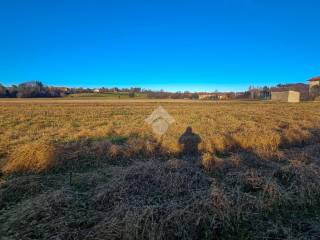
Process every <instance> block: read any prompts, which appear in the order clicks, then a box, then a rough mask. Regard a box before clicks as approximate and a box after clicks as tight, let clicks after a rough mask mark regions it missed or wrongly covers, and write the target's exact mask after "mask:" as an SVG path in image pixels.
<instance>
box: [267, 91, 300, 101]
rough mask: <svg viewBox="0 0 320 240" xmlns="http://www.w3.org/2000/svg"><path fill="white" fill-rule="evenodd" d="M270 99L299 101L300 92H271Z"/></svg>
mask: <svg viewBox="0 0 320 240" xmlns="http://www.w3.org/2000/svg"><path fill="white" fill-rule="evenodd" d="M271 101H279V102H300V92H297V91H283V92H271Z"/></svg>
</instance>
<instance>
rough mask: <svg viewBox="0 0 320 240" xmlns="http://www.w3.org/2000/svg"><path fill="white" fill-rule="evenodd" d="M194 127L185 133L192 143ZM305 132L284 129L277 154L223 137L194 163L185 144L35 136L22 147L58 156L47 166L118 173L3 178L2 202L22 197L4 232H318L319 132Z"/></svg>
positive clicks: (247, 235) (54, 235) (132, 235)
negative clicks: (68, 180) (175, 149)
mask: <svg viewBox="0 0 320 240" xmlns="http://www.w3.org/2000/svg"><path fill="white" fill-rule="evenodd" d="M307 132H309V133H307ZM191 133H192V131H190V129H189V130H188V129H187V131H186V132H185V133H184V134H182V136H181V138H180V141H179V140H178V139H177V141H178V142H180V143H181V144H185V143H187V145H188V141H189V140H188V141H185V140H186V139H188V136H195V135H194V134H195V133H192V134H191ZM302 133H303V134H304V135H301V133H299V134H300V137H301V139H299V138H298V140H299V142H298V141H296V140H293V138H290V134H288V133H284V134H283V135H282V138H281V139H283V140H282V141H281V144H279V146H277V148H276V149H275V150H274V151H273V152H271V153H270V149H254V150H253V149H246V148H244V147H243V143H242V142H239V140H237V139H236V138H235V137H233V136H231V135H225V141H226V142H227V144H226V147H225V148H224V149H222V150H221V151H216V152H210V153H207V152H201V151H199V152H198V154H196V156H198V157H196V158H197V159H198V160H199V163H200V165H199V164H194V163H193V162H192V161H186V160H188V159H189V155H192V154H190V152H189V151H188V150H186V149H185V145H183V146H182V147H183V148H182V153H180V154H172V153H170V152H169V151H168V150H166V149H165V148H163V147H162V146H161V144H160V143H159V142H158V141H157V140H156V139H155V138H152V137H147V138H141V137H138V136H135V135H133V136H126V137H119V136H117V137H104V138H98V139H97V138H96V139H93V138H90V139H88V138H86V139H80V140H77V141H69V142H59V143H53V144H51V145H50V144H48V143H46V144H47V145H43V144H44V143H41V142H39V143H33V145H32V147H33V148H31V146H30V145H29V146H28V147H26V148H25V150H24V151H23V152H20V155H23V154H22V153H25V154H26V153H27V152H30V150H31V149H34V150H33V151H36V152H37V151H40V152H41V154H44V155H41V154H40V153H36V152H33V155H30V156H28V155H27V157H28V159H29V160H30V161H31V159H34V158H37V157H38V158H39V159H40V157H44V156H46V157H47V158H48V159H49V160H50V161H48V162H49V163H46V164H43V165H41V163H39V162H41V161H40V160H39V161H38V164H39V165H37V164H35V163H37V162H34V163H33V165H32V166H33V167H34V166H42V167H41V168H36V169H37V170H40V169H42V168H43V169H47V168H45V167H48V166H52V168H53V169H88V168H90V167H95V166H97V167H99V168H98V169H103V167H104V166H107V169H108V170H109V169H110V168H111V169H112V171H111V174H110V175H108V178H107V179H105V176H104V174H102V173H101V172H99V171H98V170H95V171H91V172H89V171H87V172H84V171H83V172H81V171H79V172H78V173H77V176H76V177H77V179H75V181H74V183H73V185H71V186H69V185H68V184H65V183H63V182H59V184H60V185H59V184H57V182H54V184H52V186H50V187H51V188H49V187H48V186H47V183H44V182H45V181H47V179H42V176H31V177H29V176H28V177H27V178H25V177H24V176H23V177H21V178H17V179H14V180H9V181H7V182H6V183H5V184H0V206H1V201H2V202H3V204H2V205H3V206H7V205H10V204H12V203H15V202H18V201H20V202H21V204H18V205H15V207H14V208H12V209H14V211H10V209H9V211H7V212H4V214H3V215H2V216H1V215H0V233H2V232H1V230H2V229H1V223H5V224H3V226H7V228H8V229H10V231H5V230H7V229H5V228H3V229H4V230H3V233H4V234H5V235H4V236H7V235H10V234H12V236H15V237H16V238H21V239H22V238H32V239H91V240H95V239H294V238H296V237H297V236H298V237H299V238H301V239H317V237H318V236H320V228H319V226H320V225H319V218H318V216H319V213H320V177H319V176H320V164H319V159H318V158H319V155H320V147H319V144H318V140H319V138H318V137H319V135H318V134H319V131H318V130H316V129H311V130H306V131H305V132H302ZM295 134H297V133H295ZM295 136H296V135H295ZM302 136H304V138H303V139H302ZM195 138H197V139H198V137H195ZM199 138H200V137H199ZM195 142H196V144H195V145H193V147H192V148H191V149H193V150H194V149H195V148H194V147H195V146H198V144H199V143H198V142H199V139H198V140H196V141H195ZM40 146H42V147H41V148H40ZM44 146H46V147H45V150H44V149H43V148H44ZM280 146H281V147H280ZM40 149H41V150H40ZM27 150H28V151H27ZM184 150H186V151H184ZM51 151H52V154H51ZM192 153H194V151H192ZM37 154H38V155H37ZM20 155H19V156H20ZM51 155H52V158H50V157H49V156H51ZM24 157H26V155H24ZM24 159H25V158H24ZM135 160H142V161H135ZM143 160H148V161H143ZM164 160H165V161H164ZM110 165H115V166H117V167H115V168H112V167H110ZM18 166H19V165H16V167H17V168H18ZM30 166H31V165H30ZM119 166H120V167H119ZM20 167H21V166H20ZM25 167H28V165H26V166H25ZM31 169H32V168H31ZM90 169H91V168H90ZM47 176H49V174H48V175H47ZM89 181H92V182H93V184H91V185H88V186H89V187H88V188H84V187H83V185H84V184H85V183H86V182H89ZM77 182H78V183H79V184H78V185H77V184H76V183H77ZM80 191H81V194H79V192H80ZM13 193H14V194H13ZM22 201H23V202H22ZM57 229H58V230H57Z"/></svg>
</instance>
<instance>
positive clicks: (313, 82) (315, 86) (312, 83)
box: [309, 77, 320, 99]
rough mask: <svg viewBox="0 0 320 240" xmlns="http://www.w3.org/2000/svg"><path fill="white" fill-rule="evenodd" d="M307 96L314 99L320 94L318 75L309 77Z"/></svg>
mask: <svg viewBox="0 0 320 240" xmlns="http://www.w3.org/2000/svg"><path fill="white" fill-rule="evenodd" d="M309 96H310V98H311V99H315V98H318V97H319V96H320V77H314V78H311V79H309Z"/></svg>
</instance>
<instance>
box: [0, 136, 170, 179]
mask: <svg viewBox="0 0 320 240" xmlns="http://www.w3.org/2000/svg"><path fill="white" fill-rule="evenodd" d="M170 156H171V155H170V154H169V151H168V150H167V149H165V148H164V147H163V146H162V145H161V143H159V142H158V140H157V139H155V138H153V137H145V138H141V137H139V136H137V135H130V136H106V137H100V138H81V139H78V140H72V141H59V142H52V141H45V140H40V141H35V142H32V143H29V144H25V145H23V146H21V147H20V148H18V149H17V150H16V151H15V152H13V153H12V154H11V155H10V156H9V159H8V161H7V162H6V163H5V164H4V166H3V167H2V171H3V172H5V173H11V172H44V171H48V170H55V171H61V170H81V169H83V170H85V169H87V168H92V167H101V166H103V165H106V164H107V165H118V166H126V165H129V164H130V163H132V162H133V161H136V160H150V159H155V158H161V159H167V158H169V157H170Z"/></svg>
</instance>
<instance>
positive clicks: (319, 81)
mask: <svg viewBox="0 0 320 240" xmlns="http://www.w3.org/2000/svg"><path fill="white" fill-rule="evenodd" d="M308 81H309V88H310V89H311V88H312V87H314V86H320V76H319V77H314V78H311V79H309V80H308Z"/></svg>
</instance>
